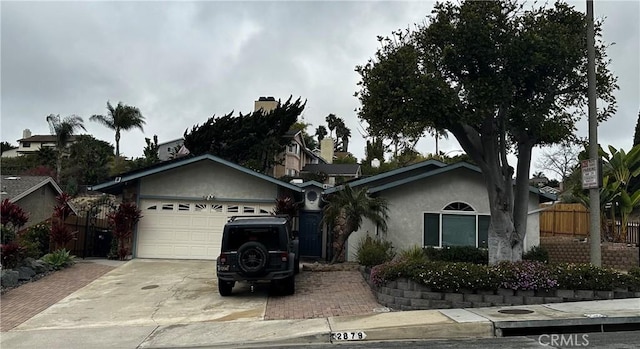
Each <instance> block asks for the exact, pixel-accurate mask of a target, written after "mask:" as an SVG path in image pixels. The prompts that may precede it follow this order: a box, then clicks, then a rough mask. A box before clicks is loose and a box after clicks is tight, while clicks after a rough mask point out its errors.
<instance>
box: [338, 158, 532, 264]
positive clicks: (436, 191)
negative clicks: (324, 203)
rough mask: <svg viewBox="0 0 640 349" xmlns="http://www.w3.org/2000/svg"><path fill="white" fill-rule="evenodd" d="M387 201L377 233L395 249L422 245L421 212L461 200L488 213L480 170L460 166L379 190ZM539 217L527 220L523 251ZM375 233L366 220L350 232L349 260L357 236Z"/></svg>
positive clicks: (528, 247)
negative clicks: (383, 226) (385, 214)
mask: <svg viewBox="0 0 640 349" xmlns="http://www.w3.org/2000/svg"><path fill="white" fill-rule="evenodd" d="M379 195H380V196H382V197H385V198H387V200H388V201H389V219H388V220H387V225H388V227H389V229H388V231H387V233H386V234H385V233H382V232H380V236H381V237H383V238H385V239H386V240H389V241H391V243H393V246H394V248H395V250H396V251H400V250H402V249H406V248H409V247H412V246H414V245H418V246H423V214H424V213H425V212H440V211H442V209H443V208H444V207H445V206H447V205H448V204H450V203H452V202H464V203H466V204H468V205H470V206H471V207H473V208H474V209H475V211H476V212H477V213H478V214H490V210H489V198H488V194H487V189H486V186H485V182H484V179H483V178H482V175H481V174H480V173H477V172H474V171H471V170H469V169H465V168H460V169H456V170H453V171H450V172H445V173H443V174H440V175H436V176H433V177H428V178H425V179H422V180H419V181H415V182H411V183H409V184H405V185H402V186H398V187H395V188H392V189H389V190H385V191H383V192H380V193H379ZM537 202H538V197H537V195H535V194H533V193H532V194H531V196H530V202H529V211H532V210H535V209H537V208H538V203H537ZM539 226H540V222H539V216H538V214H537V213H535V214H531V215H529V217H528V220H527V234H526V236H525V243H524V247H525V250H527V249H530V248H531V247H532V246H537V245H538V244H539V242H540V237H539V234H540V233H539ZM367 232H368V233H369V234H370V235H371V236H375V232H376V228H375V225H373V224H372V223H371V222H369V221H368V220H365V222H363V224H362V226H361V228H360V229H359V230H358V231H357V232H355V233H353V234H352V235H351V237H350V238H349V243H348V247H347V248H348V250H347V251H348V257H347V258H348V260H350V261H355V260H356V250H357V246H358V243H359V241H360V239H361V238H362V237H363V236H365V235H366V234H367Z"/></svg>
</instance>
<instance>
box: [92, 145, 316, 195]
mask: <svg viewBox="0 0 640 349" xmlns="http://www.w3.org/2000/svg"><path fill="white" fill-rule="evenodd" d="M203 160H210V161H213V162H217V163H219V164H222V165H225V166H228V167H231V168H233V169H235V170H238V171H240V172H243V173H246V174H249V175H252V176H255V177H258V178H260V179H263V180H266V181H268V182H271V183H274V184H277V185H279V186H281V187H285V188H287V189H290V190H293V191H295V192H302V191H303V190H302V189H301V188H299V187H297V186H295V185H293V184H289V183H286V182H283V181H280V180H278V179H275V178H273V177H270V176H267V175H265V174H262V173H259V172H256V171H252V170H250V169H248V168H246V167H243V166H240V165H238V164H234V163H232V162H229V161H227V160H224V159H221V158H219V157H217V156H214V155H211V154H203V155H199V156H196V157H192V158H186V159H184V160H182V161H177V162H172V163H170V164H166V165H164V166H158V167H154V168H152V169H149V170H146V171H141V172H138V173H134V174H131V175H125V176H123V177H115V178H114V179H113V180H111V181H109V182H104V183H100V184H98V185H95V186H93V187H92V188H91V190H95V191H104V190H105V189H109V188H112V187H116V186H118V185H122V183H126V182H130V181H133V180H136V179H140V178H143V177H146V176H150V175H153V174H156V173H160V172H164V171H168V170H172V169H174V168H178V167H182V166H185V165H189V164H193V163H196V162H199V161H203ZM118 178H119V180H118V181H117V182H116V180H117V179H118Z"/></svg>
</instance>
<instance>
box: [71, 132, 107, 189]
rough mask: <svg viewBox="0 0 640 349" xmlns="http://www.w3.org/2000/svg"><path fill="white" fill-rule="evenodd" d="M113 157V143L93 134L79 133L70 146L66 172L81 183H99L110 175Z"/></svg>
mask: <svg viewBox="0 0 640 349" xmlns="http://www.w3.org/2000/svg"><path fill="white" fill-rule="evenodd" d="M112 158H113V145H111V144H109V143H108V142H105V141H103V140H99V139H96V138H95V137H93V136H91V135H79V136H76V139H75V142H74V143H73V144H71V145H70V146H69V160H68V161H67V163H66V166H65V167H66V168H67V170H66V171H65V173H66V174H67V175H69V176H71V177H72V178H75V180H76V181H77V182H78V184H80V185H93V184H97V183H100V182H102V181H104V180H106V179H107V178H108V177H109V163H110V160H111V159H112Z"/></svg>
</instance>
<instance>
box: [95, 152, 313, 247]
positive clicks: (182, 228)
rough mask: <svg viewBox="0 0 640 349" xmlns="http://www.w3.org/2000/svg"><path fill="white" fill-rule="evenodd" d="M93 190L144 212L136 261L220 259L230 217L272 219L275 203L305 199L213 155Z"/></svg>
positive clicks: (137, 237)
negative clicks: (283, 198)
mask: <svg viewBox="0 0 640 349" xmlns="http://www.w3.org/2000/svg"><path fill="white" fill-rule="evenodd" d="M91 190H95V191H100V192H104V193H109V194H114V195H120V196H123V197H124V198H125V199H126V200H128V201H133V202H135V203H136V204H137V206H138V207H139V208H140V209H141V210H142V219H141V220H140V222H138V224H137V227H136V230H135V232H134V238H133V248H132V251H133V256H134V257H138V258H174V259H216V258H217V257H218V255H219V253H220V241H221V238H222V229H223V227H224V224H225V223H226V222H227V220H228V219H229V218H230V217H231V216H238V215H256V214H269V213H271V212H272V211H273V209H274V204H275V200H276V198H278V197H280V196H282V195H290V196H292V197H293V198H294V199H295V200H296V201H301V200H302V199H303V195H304V189H302V188H300V187H298V186H296V185H293V184H290V183H286V182H282V181H280V180H277V179H275V178H273V177H270V176H267V175H264V174H261V173H258V172H255V171H252V170H249V169H247V168H245V167H242V166H239V165H237V164H234V163H231V162H229V161H226V160H223V159H221V158H219V157H216V156H213V155H210V154H204V155H199V156H185V157H181V158H178V159H174V160H169V161H165V162H161V163H158V164H155V165H153V166H151V167H147V168H144V169H140V170H136V171H132V172H128V173H124V174H120V175H119V176H118V177H115V178H113V179H111V180H110V181H108V182H105V183H101V184H98V185H95V186H93V187H92V188H91ZM318 200H319V198H318Z"/></svg>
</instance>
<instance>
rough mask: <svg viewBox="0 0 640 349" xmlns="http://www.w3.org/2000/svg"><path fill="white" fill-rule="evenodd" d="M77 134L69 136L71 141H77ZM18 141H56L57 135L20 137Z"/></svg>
mask: <svg viewBox="0 0 640 349" xmlns="http://www.w3.org/2000/svg"><path fill="white" fill-rule="evenodd" d="M75 139H76V136H75V135H72V136H71V137H69V142H73V141H75ZM18 142H40V143H55V142H57V138H56V136H53V135H33V136H31V137H27V138H22V139H18Z"/></svg>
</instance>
